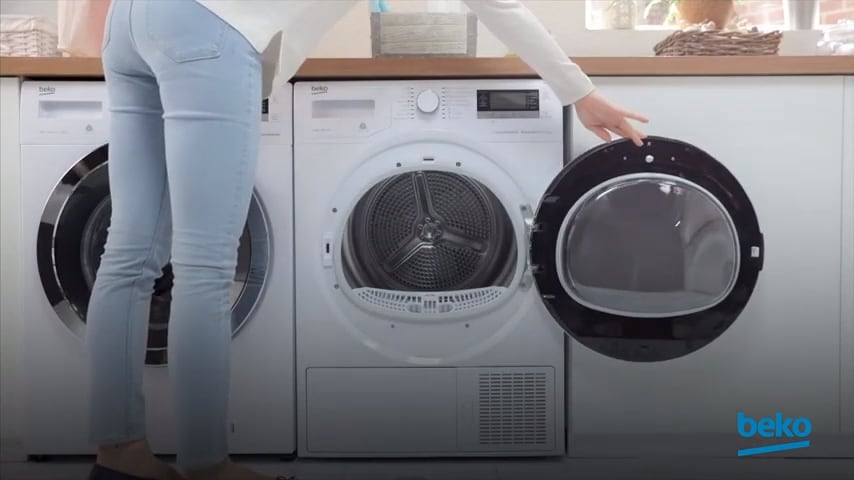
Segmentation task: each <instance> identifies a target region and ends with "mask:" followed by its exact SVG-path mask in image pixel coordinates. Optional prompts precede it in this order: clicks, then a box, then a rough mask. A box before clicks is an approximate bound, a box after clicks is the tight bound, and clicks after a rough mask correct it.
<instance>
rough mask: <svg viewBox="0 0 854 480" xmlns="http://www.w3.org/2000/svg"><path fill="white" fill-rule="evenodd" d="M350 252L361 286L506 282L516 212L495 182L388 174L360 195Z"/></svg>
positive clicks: (352, 275) (427, 287)
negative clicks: (504, 201) (503, 199)
mask: <svg viewBox="0 0 854 480" xmlns="http://www.w3.org/2000/svg"><path fill="white" fill-rule="evenodd" d="M342 255H343V257H344V265H345V273H346V274H347V277H348V281H349V282H350V283H351V286H352V287H354V288H359V287H370V288H380V289H389V290H399V291H424V292H427V291H455V290H467V289H474V288H484V287H489V286H495V285H505V284H506V283H507V282H508V281H509V278H511V277H512V275H513V273H514V272H513V267H514V265H515V261H516V245H515V237H514V234H513V225H512V223H511V221H510V218H509V216H508V214H507V212H506V210H505V209H504V207H503V206H502V204H501V202H500V201H499V200H498V198H496V196H495V195H494V194H493V193H492V192H491V191H490V190H489V189H488V188H486V187H485V186H484V185H483V184H481V183H480V182H478V181H477V180H474V179H472V178H470V177H467V176H464V175H460V174H456V173H448V172H441V171H433V170H426V171H416V172H410V173H405V174H400V175H395V176H393V177H390V178H387V179H385V180H384V181H382V182H380V183H378V184H377V185H375V186H373V187H372V188H371V189H370V190H369V191H368V192H367V193H366V194H365V195H364V196H363V197H362V198H361V199H360V200H359V202H358V203H357V205H356V207H355V208H354V209H353V212H352V214H351V216H350V218H349V221H348V225H347V231H346V234H345V238H344V242H343V245H342Z"/></svg>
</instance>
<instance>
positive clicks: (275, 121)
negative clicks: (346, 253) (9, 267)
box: [20, 81, 296, 456]
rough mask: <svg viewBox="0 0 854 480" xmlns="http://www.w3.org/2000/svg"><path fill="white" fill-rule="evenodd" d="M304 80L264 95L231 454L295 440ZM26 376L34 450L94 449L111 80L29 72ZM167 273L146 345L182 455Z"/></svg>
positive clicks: (155, 399) (157, 404)
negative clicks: (296, 133)
mask: <svg viewBox="0 0 854 480" xmlns="http://www.w3.org/2000/svg"><path fill="white" fill-rule="evenodd" d="M292 98H293V97H292V87H291V86H290V85H288V86H287V87H285V88H284V89H282V91H278V92H275V94H274V95H273V96H271V97H270V98H269V99H266V100H264V108H263V119H262V122H263V127H262V128H263V136H262V139H261V143H262V145H261V152H260V159H259V167H258V175H257V181H256V187H255V193H254V197H253V200H252V202H251V206H250V211H249V217H248V219H247V222H246V226H245V229H244V232H243V236H242V238H241V241H240V253H239V259H238V266H237V269H236V275H235V284H234V288H233V289H232V300H233V303H232V312H233V316H232V328H233V332H234V336H233V342H232V378H231V399H230V418H229V423H230V431H231V437H230V439H229V442H230V447H231V451H232V452H233V453H252V454H267V453H270V454H273V453H275V454H289V453H293V452H294V450H295V441H296V438H295V433H294V422H295V405H294V390H295V385H294V379H293V373H292V371H293V361H294V352H293V309H292V305H293V270H292V268H293V233H292V229H293V224H292V218H293V208H292V192H291V185H292V164H291V159H292V138H293V137H292V128H291V122H292V120H293V118H292V113H291V102H292ZM20 127H21V176H22V188H21V191H22V195H23V199H22V202H21V203H22V205H23V211H22V221H23V225H22V243H21V245H22V255H21V283H22V285H23V288H22V291H23V292H25V294H24V295H25V296H24V297H23V298H22V299H21V301H22V305H23V306H22V309H23V314H24V318H25V319H26V326H25V331H24V335H25V336H24V339H23V341H24V348H23V349H22V350H23V355H24V358H23V361H22V362H21V365H22V369H21V377H22V378H23V379H24V380H23V382H22V383H23V387H24V395H25V398H26V402H25V403H26V410H27V423H26V425H27V427H26V435H25V436H26V438H25V449H26V452H27V453H28V454H30V455H37V456H41V455H68V454H89V453H92V452H93V451H94V448H93V447H92V446H90V445H88V444H87V433H88V432H87V408H86V403H87V399H88V392H87V390H86V386H85V378H86V372H85V364H86V362H85V352H84V335H85V329H86V321H85V319H86V307H87V303H88V299H89V294H90V288H91V285H92V281H93V279H94V274H95V272H96V269H97V266H98V264H99V262H100V256H101V253H102V252H103V244H104V241H105V240H106V229H107V227H108V225H109V219H110V216H109V215H110V201H109V198H110V197H109V182H108V175H107V168H108V160H109V157H108V152H109V149H108V144H109V104H108V99H107V94H106V88H105V85H104V83H103V82H58V81H44V82H40V81H28V82H24V83H23V86H22V93H21V125H20ZM171 278H172V277H171V270H170V268H169V266H168V265H167V267H166V268H164V271H163V276H162V277H160V278H159V279H158V280H157V282H156V283H155V287H154V295H153V298H152V305H151V317H150V320H149V330H148V346H147V351H146V353H145V363H146V366H147V368H146V370H145V374H144V388H145V398H146V417H147V426H146V428H147V435H148V439H149V441H150V443H151V446H152V448H153V450H154V451H155V453H162V454H171V453H174V452H175V438H174V408H173V396H172V388H171V386H170V381H169V377H168V372H167V368H168V359H167V348H166V347H167V345H166V342H167V332H168V313H169V301H170V293H169V292H170V287H171Z"/></svg>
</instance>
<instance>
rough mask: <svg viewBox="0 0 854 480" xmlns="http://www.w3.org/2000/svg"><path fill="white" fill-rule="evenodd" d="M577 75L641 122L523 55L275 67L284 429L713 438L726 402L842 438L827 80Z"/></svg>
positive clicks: (707, 444)
mask: <svg viewBox="0 0 854 480" xmlns="http://www.w3.org/2000/svg"><path fill="white" fill-rule="evenodd" d="M727 82H728V83H727ZM811 82H812V83H811ZM597 85H599V86H600V88H601V90H602V91H603V92H604V94H605V95H606V96H608V97H609V98H613V99H615V100H616V101H617V102H619V103H620V104H623V105H626V106H627V107H629V108H632V109H633V110H637V111H642V112H644V113H647V114H648V115H650V116H651V117H652V118H653V123H652V124H651V125H650V126H649V128H650V133H656V134H659V133H660V134H661V135H662V136H658V135H652V136H650V137H649V138H648V139H647V141H646V142H645V143H644V145H643V146H642V147H637V146H635V145H633V144H632V143H631V142H629V141H626V140H617V141H614V142H609V143H606V144H601V142H599V141H598V140H596V138H595V137H594V136H593V135H592V134H590V133H589V132H587V131H586V130H585V129H584V128H583V127H581V126H580V125H578V123H577V121H574V120H573V121H572V122H567V123H566V128H565V122H564V116H563V115H562V113H564V112H563V111H562V109H561V106H560V104H559V103H558V101H557V99H556V98H555V97H554V95H553V93H552V92H551V91H550V89H549V88H548V87H547V86H546V85H545V84H544V83H542V82H541V81H538V80H521V79H519V80H446V81H439V80H436V81H385V82H370V83H367V82H305V83H297V85H296V87H295V99H294V101H295V104H294V112H295V116H296V117H297V118H299V119H300V122H298V123H297V124H296V125H295V138H294V154H295V157H294V168H295V174H294V175H295V177H294V179H295V198H296V202H297V203H298V204H299V205H300V207H299V208H298V209H297V211H296V216H295V225H296V232H297V237H296V245H295V248H296V257H297V259H296V264H295V268H296V274H297V278H299V282H298V284H297V286H296V288H297V296H296V302H297V303H296V310H297V317H296V324H297V345H298V348H297V389H298V419H299V424H298V429H299V437H298V438H299V440H300V447H299V451H300V453H301V454H303V455H315V456H385V455H388V456H404V455H407V456H415V455H434V456H449V455H493V454H495V455H527V454H533V455H548V454H553V453H558V452H562V450H563V448H564V440H565V439H564V435H563V433H562V432H563V431H564V429H566V430H567V431H568V435H567V437H566V439H567V441H566V447H567V448H568V451H569V454H570V455H575V456H586V455H594V456H595V455H618V456H625V455H629V456H631V455H638V454H643V453H645V452H646V453H649V452H655V453H657V454H678V453H679V452H685V453H687V454H690V455H705V456H707V455H714V456H717V455H724V456H735V455H736V453H737V451H738V450H741V449H750V448H753V447H754V446H756V443H757V441H760V440H765V439H764V438H762V437H761V436H759V437H754V438H746V439H744V438H739V436H738V428H737V426H738V418H739V413H741V414H742V415H744V416H747V417H749V418H752V419H757V421H760V420H762V419H766V418H770V419H773V418H776V415H777V414H780V415H781V416H782V417H783V418H784V419H785V418H790V419H798V418H805V419H808V421H810V422H811V432H810V433H811V434H812V435H813V438H814V440H815V441H814V443H813V448H810V449H807V450H803V449H802V450H800V451H798V452H790V451H786V452H784V453H782V454H794V455H798V454H806V455H816V454H818V455H837V454H839V453H840V452H844V447H845V444H844V441H843V442H842V443H840V442H837V441H833V440H828V441H826V442H825V441H824V440H823V439H822V437H823V436H825V435H830V436H833V435H832V434H836V433H839V428H840V377H839V375H840V341H839V338H838V337H839V331H840V304H841V300H840V283H839V282H840V266H839V265H840V249H841V244H840V237H841V234H840V231H841V226H840V204H841V188H840V183H839V181H838V178H837V176H838V172H840V170H841V168H842V167H841V165H842V163H841V162H842V154H841V151H840V149H841V146H839V145H838V143H839V142H838V139H839V138H842V132H841V130H840V128H841V126H840V124H839V122H838V121H837V120H838V119H839V118H842V106H841V105H840V104H839V100H838V99H839V98H841V97H840V96H841V94H842V88H843V87H842V80H841V79H839V78H823V79H819V80H815V79H812V80H807V79H803V78H802V79H798V78H781V79H779V81H777V82H775V86H774V88H773V89H769V88H767V85H765V84H764V83H762V80H759V79H750V78H741V79H727V80H726V81H723V80H715V79H693V80H690V79H678V80H677V79H667V78H656V79H654V80H653V79H600V80H597ZM640 92H642V93H640ZM721 98H726V99H727V100H728V101H727V102H726V103H724V102H720V101H717V100H716V99H721ZM783 98H785V102H783V101H781V99H783ZM732 105H745V106H746V105H751V107H750V108H747V107H745V108H747V109H746V110H745V111H742V112H739V113H734V112H733V111H732V109H733V107H732ZM784 105H785V107H784ZM686 108H688V109H689V110H686ZM784 109H785V110H784ZM787 118H798V119H799V122H800V123H801V124H802V125H807V126H809V131H806V132H803V134H802V135H800V136H799V137H785V138H784V137H780V136H779V135H777V134H776V132H778V131H783V130H784V129H785V121H786V119H787ZM564 135H566V136H567V137H568V141H567V142H566V147H567V148H566V149H564V145H565V142H564V141H563V140H564ZM817 152H821V154H817ZM766 258H768V259H771V261H766ZM820 286H821V287H820ZM807 292H809V294H807ZM564 332H566V333H568V334H569V338H570V339H571V341H570V342H569V343H568V348H567V351H568V355H567V358H568V363H567V367H566V368H563V367H562V364H561V362H562V360H561V359H562V358H563V356H564V345H563V338H564V336H563V335H562V333H564ZM565 375H566V377H567V378H566V380H565V378H564V377H565ZM565 392H566V395H564V393H565ZM564 409H566V415H564V412H563V410H564ZM769 421H770V420H769ZM790 423H791V422H790ZM762 425H765V423H763V424H762ZM764 428H765V427H763V429H764ZM763 431H764V430H763ZM836 439H839V437H836Z"/></svg>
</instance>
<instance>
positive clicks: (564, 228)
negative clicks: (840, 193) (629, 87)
mask: <svg viewBox="0 0 854 480" xmlns="http://www.w3.org/2000/svg"><path fill="white" fill-rule="evenodd" d="M763 247H764V245H763V237H762V233H761V232H760V229H759V223H758V220H757V217H756V213H755V211H754V209H753V206H752V205H751V202H750V199H749V198H748V196H747V194H746V193H745V191H744V189H743V188H742V186H741V185H740V184H739V182H738V180H737V179H736V178H735V177H734V176H733V175H732V173H730V172H729V171H728V170H727V169H726V167H724V166H723V165H722V164H721V163H720V162H718V161H717V160H716V159H714V158H713V157H712V156H710V155H709V154H708V153H706V152H704V151H702V150H700V149H699V148H697V147H695V146H693V145H690V144H687V143H684V142H681V141H678V140H673V139H668V138H661V137H650V138H648V139H647V142H646V143H645V145H644V146H643V147H637V146H635V145H634V144H632V143H631V142H630V141H628V140H620V141H616V142H612V143H609V144H605V145H602V146H600V147H598V148H595V149H593V150H590V151H588V152H586V153H585V154H583V155H581V156H580V157H579V158H577V159H576V160H575V161H573V162H572V163H570V164H569V165H568V166H567V167H565V168H564V169H563V171H561V172H560V174H559V175H558V176H557V177H556V178H555V179H554V180H553V181H552V183H551V185H550V186H549V187H548V189H547V191H546V193H545V195H544V196H543V198H542V199H541V202H540V205H539V207H538V209H537V212H536V216H535V219H534V226H533V228H532V233H531V250H530V255H531V257H530V258H531V264H532V271H533V273H534V279H535V283H536V285H537V288H538V289H539V293H540V294H541V296H542V299H543V301H544V302H545V305H546V306H547V308H548V310H549V312H550V313H551V315H552V316H553V317H554V318H555V320H556V321H557V322H558V323H559V324H560V325H561V326H562V327H563V329H564V330H565V331H566V332H567V333H569V335H571V336H572V337H573V338H574V339H575V340H577V341H578V342H580V343H581V344H583V345H585V346H587V347H589V348H591V349H593V350H594V351H597V352H599V353H601V354H603V355H607V356H609V357H612V358H617V359H622V360H627V361H636V362H649V361H661V360H669V359H673V358H677V357H681V356H684V355H687V354H690V353H692V352H694V351H696V350H698V349H700V348H702V347H703V346H705V345H707V344H709V343H710V342H712V341H713V340H714V339H715V338H717V337H718V336H719V335H721V333H723V332H724V331H725V330H726V329H727V328H729V327H730V326H731V325H732V324H733V322H735V320H736V319H737V318H738V316H739V315H740V313H741V311H742V310H743V309H744V307H745V305H746V304H747V302H748V300H749V298H750V296H751V294H752V292H753V289H754V286H755V284H756V281H757V278H758V276H759V271H760V270H761V268H762V260H763V254H764V248H763Z"/></svg>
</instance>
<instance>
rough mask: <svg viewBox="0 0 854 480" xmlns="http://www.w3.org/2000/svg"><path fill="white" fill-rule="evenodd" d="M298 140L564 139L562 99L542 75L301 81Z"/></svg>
mask: <svg viewBox="0 0 854 480" xmlns="http://www.w3.org/2000/svg"><path fill="white" fill-rule="evenodd" d="M294 118H298V119H299V122H295V124H294V141H295V142H308V143H315V142H319V143H325V142H336V141H337V142H342V141H357V142H358V141H360V140H359V139H362V140H364V141H369V139H370V140H371V141H373V140H376V139H377V137H378V136H381V135H383V134H386V135H391V132H393V134H394V135H395V136H400V135H406V134H419V133H422V134H425V133H427V132H429V133H430V134H439V135H440V134H443V133H445V134H456V135H463V136H466V137H475V138H477V140H478V141H480V142H511V143H512V142H561V141H562V140H563V127H564V125H563V106H562V105H561V103H560V101H559V99H558V98H557V96H556V95H555V94H554V92H553V91H552V90H551V88H550V87H548V85H546V83H545V82H544V81H542V80H538V79H533V80H529V79H512V80H493V79H490V80H413V81H349V82H343V81H342V82H325V83H317V82H299V83H297V84H296V85H295V87H294Z"/></svg>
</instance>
